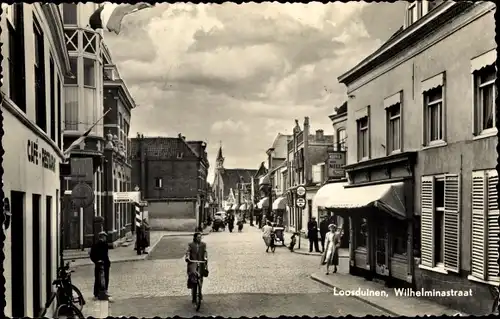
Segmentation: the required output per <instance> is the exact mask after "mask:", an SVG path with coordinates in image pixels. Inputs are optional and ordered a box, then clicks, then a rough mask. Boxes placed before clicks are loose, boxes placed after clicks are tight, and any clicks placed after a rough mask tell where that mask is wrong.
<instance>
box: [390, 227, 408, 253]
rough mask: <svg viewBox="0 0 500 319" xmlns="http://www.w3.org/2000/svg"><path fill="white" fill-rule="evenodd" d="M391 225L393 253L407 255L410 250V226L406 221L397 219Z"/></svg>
mask: <svg viewBox="0 0 500 319" xmlns="http://www.w3.org/2000/svg"><path fill="white" fill-rule="evenodd" d="M394 223H395V225H393V227H391V229H393V230H394V231H393V232H392V253H393V255H400V256H406V255H407V252H408V244H407V243H408V226H407V225H406V223H405V222H402V221H399V220H396V221H394Z"/></svg>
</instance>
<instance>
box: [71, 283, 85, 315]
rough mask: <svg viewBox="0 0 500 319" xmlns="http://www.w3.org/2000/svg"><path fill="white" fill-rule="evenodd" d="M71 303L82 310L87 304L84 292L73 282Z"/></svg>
mask: <svg viewBox="0 0 500 319" xmlns="http://www.w3.org/2000/svg"><path fill="white" fill-rule="evenodd" d="M71 303H72V304H73V305H75V307H76V308H78V310H80V311H81V310H82V309H83V306H85V299H84V298H83V294H82V292H81V291H80V289H78V288H77V287H76V286H75V285H73V284H72V285H71Z"/></svg>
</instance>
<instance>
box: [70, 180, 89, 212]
mask: <svg viewBox="0 0 500 319" xmlns="http://www.w3.org/2000/svg"><path fill="white" fill-rule="evenodd" d="M71 199H72V200H73V204H74V205H75V206H76V207H78V208H86V207H89V206H90V205H92V204H93V203H94V190H93V189H92V187H90V185H89V184H87V183H79V184H77V185H76V186H75V187H73V189H72V190H71Z"/></svg>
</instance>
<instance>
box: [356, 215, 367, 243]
mask: <svg viewBox="0 0 500 319" xmlns="http://www.w3.org/2000/svg"><path fill="white" fill-rule="evenodd" d="M367 243H368V220H367V219H366V218H362V219H361V222H360V223H359V227H358V229H357V231H356V248H366V247H367Z"/></svg>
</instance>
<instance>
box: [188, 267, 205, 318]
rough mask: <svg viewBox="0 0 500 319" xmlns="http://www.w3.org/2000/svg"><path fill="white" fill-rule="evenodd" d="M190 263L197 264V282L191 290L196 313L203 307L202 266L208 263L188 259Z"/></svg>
mask: <svg viewBox="0 0 500 319" xmlns="http://www.w3.org/2000/svg"><path fill="white" fill-rule="evenodd" d="M188 261H189V262H191V263H195V264H196V282H194V283H193V286H192V288H191V296H192V297H193V299H194V300H195V303H194V304H193V306H194V307H195V309H196V311H199V310H200V307H201V300H202V298H203V297H202V294H201V289H202V286H203V275H202V273H201V269H200V264H203V263H206V262H207V261H206V260H204V261H202V260H191V259H188Z"/></svg>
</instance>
